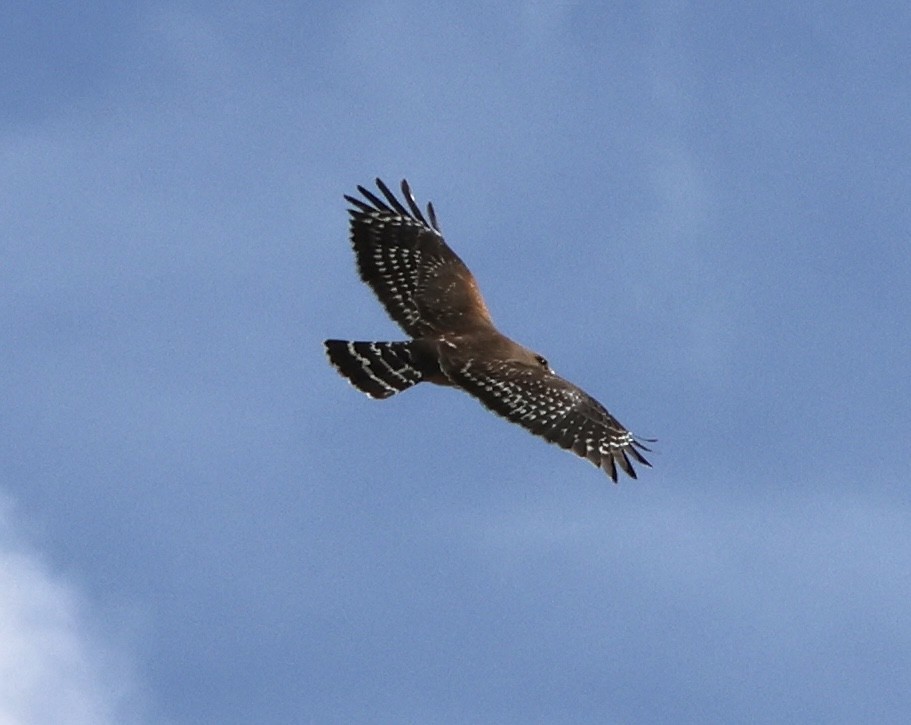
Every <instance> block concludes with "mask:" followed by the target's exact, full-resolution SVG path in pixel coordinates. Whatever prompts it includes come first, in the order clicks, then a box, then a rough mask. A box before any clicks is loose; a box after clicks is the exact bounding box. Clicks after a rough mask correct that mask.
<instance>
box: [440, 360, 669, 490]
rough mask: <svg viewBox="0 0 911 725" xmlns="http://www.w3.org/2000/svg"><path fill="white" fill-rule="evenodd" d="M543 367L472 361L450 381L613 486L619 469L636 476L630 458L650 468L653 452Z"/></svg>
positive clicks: (584, 395) (598, 405)
mask: <svg viewBox="0 0 911 725" xmlns="http://www.w3.org/2000/svg"><path fill="white" fill-rule="evenodd" d="M545 366H546V362H545V363H543V364H542V365H541V366H540V367H537V368H536V367H533V366H519V365H516V364H514V363H511V362H509V361H500V360H497V361H490V360H483V359H481V360H471V361H469V362H467V363H465V364H464V365H463V366H462V367H461V368H460V369H459V370H454V371H452V372H450V377H451V379H452V380H454V381H455V382H456V384H458V385H459V387H461V388H462V389H463V390H464V391H466V392H467V393H470V394H471V395H473V396H474V397H476V398H477V399H478V400H480V401H481V402H482V403H483V404H484V405H485V406H486V407H487V408H488V409H489V410H491V411H493V412H494V413H496V414H498V415H500V416H502V417H504V418H506V419H507V420H509V421H511V422H513V423H517V424H519V425H521V426H522V427H523V428H525V429H526V430H528V431H530V432H531V433H534V434H535V435H537V436H540V437H542V438H544V439H545V440H547V441H549V442H550V443H555V444H556V445H558V446H560V447H561V448H565V449H567V450H571V451H572V452H573V453H575V454H576V455H577V456H579V457H581V458H585V459H587V460H588V461H590V462H591V463H593V464H594V465H595V466H597V467H599V468H601V469H603V470H604V472H605V473H607V475H608V476H610V477H611V479H613V480H614V481H615V482H616V481H617V468H618V466H619V468H620V469H621V470H623V471H624V472H625V473H626V474H627V475H629V476H631V477H632V478H636V477H637V476H636V471H635V469H634V468H633V464H632V461H631V460H630V459H633V460H635V461H636V462H638V463H641V464H643V465H645V466H651V463H649V462H648V461H647V460H646V459H645V457H644V456H643V455H642V453H640V450H641V451H646V452H647V451H648V450H649V448H648V447H646V446H645V445H644V442H643V440H640V439H638V438H636V437H635V436H633V434H632V433H630V432H629V431H628V430H627V429H626V428H624V427H623V426H622V425H621V424H620V423H619V421H618V420H617V419H616V418H614V416H612V415H611V414H610V413H608V412H607V410H606V409H605V408H604V406H603V405H601V403H599V402H598V401H597V400H595V399H594V398H592V397H591V396H590V395H589V394H588V393H586V392H585V391H584V390H582V389H580V388H578V387H576V386H575V385H573V384H572V383H570V382H569V381H568V380H564V379H563V378H561V377H560V376H559V375H556V374H555V373H554V372H553V371H552V370H550V369H549V367H545Z"/></svg>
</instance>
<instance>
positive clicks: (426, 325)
mask: <svg viewBox="0 0 911 725" xmlns="http://www.w3.org/2000/svg"><path fill="white" fill-rule="evenodd" d="M377 186H378V187H379V190H380V192H382V194H383V196H384V197H386V200H385V201H384V200H383V199H380V198H379V197H378V196H377V195H375V194H374V193H373V192H371V191H369V190H368V189H365V188H364V187H363V186H359V187H357V188H358V191H359V192H360V194H361V196H363V197H364V199H365V200H366V201H363V200H361V199H357V198H356V197H353V196H345V199H346V200H347V201H348V203H350V204H351V206H352V208H351V209H349V210H348V213H349V215H350V217H351V245H352V246H353V247H354V254H355V257H356V258H357V268H358V272H359V273H360V276H361V279H362V280H363V281H364V282H366V283H367V284H368V285H370V287H371V289H372V290H373V291H374V293H375V294H376V296H377V298H378V299H379V301H380V302H381V303H382V304H383V306H384V307H385V308H386V312H388V313H389V316H390V317H391V318H392V319H393V320H395V321H396V322H397V323H398V324H399V325H400V326H401V328H402V329H403V330H404V331H405V332H406V333H408V334H409V335H410V336H411V337H421V336H422V335H431V334H434V333H441V332H452V331H455V330H470V329H474V328H478V327H491V326H492V325H493V323H492V322H491V320H490V313H489V312H488V311H487V305H486V304H484V300H483V298H482V297H481V292H480V290H479V289H478V285H477V282H475V279H474V277H473V276H472V274H471V272H470V271H469V270H468V267H466V266H465V263H464V262H462V260H461V259H459V256H458V255H457V254H456V253H455V252H453V251H452V249H450V248H449V246H448V245H447V244H446V242H445V241H444V240H443V235H442V234H441V233H440V227H439V224H438V223H437V218H436V213H435V212H434V209H433V205H431V204H428V205H427V216H426V217H425V216H424V214H422V213H421V209H420V207H419V206H418V205H417V202H416V201H415V200H414V196H413V195H412V193H411V189H410V187H409V186H408V184H407V183H406V182H404V181H403V182H402V193H403V194H404V196H405V199H406V202H407V204H408V208H407V209H406V208H405V206H404V205H403V204H402V203H401V202H400V201H399V200H398V199H396V197H395V195H394V194H393V193H392V192H391V191H390V190H389V188H388V187H387V186H386V185H385V184H384V183H383V182H382V181H381V180H379V179H377ZM428 218H429V221H428Z"/></svg>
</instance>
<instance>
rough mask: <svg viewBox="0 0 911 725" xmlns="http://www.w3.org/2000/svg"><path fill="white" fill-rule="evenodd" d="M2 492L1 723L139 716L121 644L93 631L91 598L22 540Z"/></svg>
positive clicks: (133, 718)
mask: <svg viewBox="0 0 911 725" xmlns="http://www.w3.org/2000/svg"><path fill="white" fill-rule="evenodd" d="M12 511H13V509H12V507H11V506H10V505H9V504H8V503H7V502H6V501H3V500H0V723H3V724H4V725H7V724H9V725H13V724H17V725H18V724H19V723H67V724H69V723H91V724H92V725H100V724H103V723H126V722H137V721H141V720H143V719H144V718H142V717H141V716H140V710H141V708H140V705H139V700H138V697H137V688H136V686H135V678H134V675H133V672H132V671H131V667H130V666H129V662H128V657H127V656H126V654H125V653H124V652H123V651H122V648H121V647H118V646H115V645H112V644H110V643H108V642H105V641H104V639H105V638H104V637H103V636H101V635H99V634H98V633H97V632H96V631H95V627H94V623H93V617H92V613H91V612H90V611H89V603H88V602H87V601H86V599H85V597H84V596H82V595H81V594H80V592H79V591H78V589H77V588H76V587H75V586H73V585H72V584H71V583H70V582H67V581H66V580H65V579H64V578H63V577H61V576H60V575H59V574H56V573H55V572H53V571H52V570H51V568H50V567H49V566H48V565H47V563H46V562H45V561H44V560H43V559H42V557H41V555H40V554H39V553H38V552H36V551H34V550H33V549H32V548H30V547H28V546H27V545H26V544H24V543H23V541H22V537H21V536H20V535H19V534H18V533H17V532H16V531H15V526H14V525H13V522H12V519H13V517H12V515H11V513H12Z"/></svg>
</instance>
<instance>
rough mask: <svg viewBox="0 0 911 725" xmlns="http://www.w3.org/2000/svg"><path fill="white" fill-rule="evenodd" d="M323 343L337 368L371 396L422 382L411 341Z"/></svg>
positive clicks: (386, 395)
mask: <svg viewBox="0 0 911 725" xmlns="http://www.w3.org/2000/svg"><path fill="white" fill-rule="evenodd" d="M324 344H325V345H326V355H328V356H329V362H331V363H332V364H333V365H334V366H335V369H336V370H338V371H339V373H340V374H341V375H343V376H344V377H346V378H348V381H349V382H350V383H351V384H352V385H353V386H354V387H355V388H357V389H358V390H360V391H361V392H362V393H366V394H367V395H369V396H370V397H371V398H388V397H390V396H392V395H395V394H396V393H400V392H402V391H403V390H407V389H408V388H410V387H411V386H412V385H415V384H417V383H419V382H421V378H422V375H421V372H420V370H418V369H417V368H416V367H415V366H414V361H413V359H412V356H411V343H410V342H347V341H345V340H326V342H325V343H324Z"/></svg>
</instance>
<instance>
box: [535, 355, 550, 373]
mask: <svg viewBox="0 0 911 725" xmlns="http://www.w3.org/2000/svg"><path fill="white" fill-rule="evenodd" d="M535 360H537V361H538V365H540V366H541V367H542V368H544V369H545V370H546V369H548V368H550V365H548V364H547V358H545V357H544V356H543V355H535Z"/></svg>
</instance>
